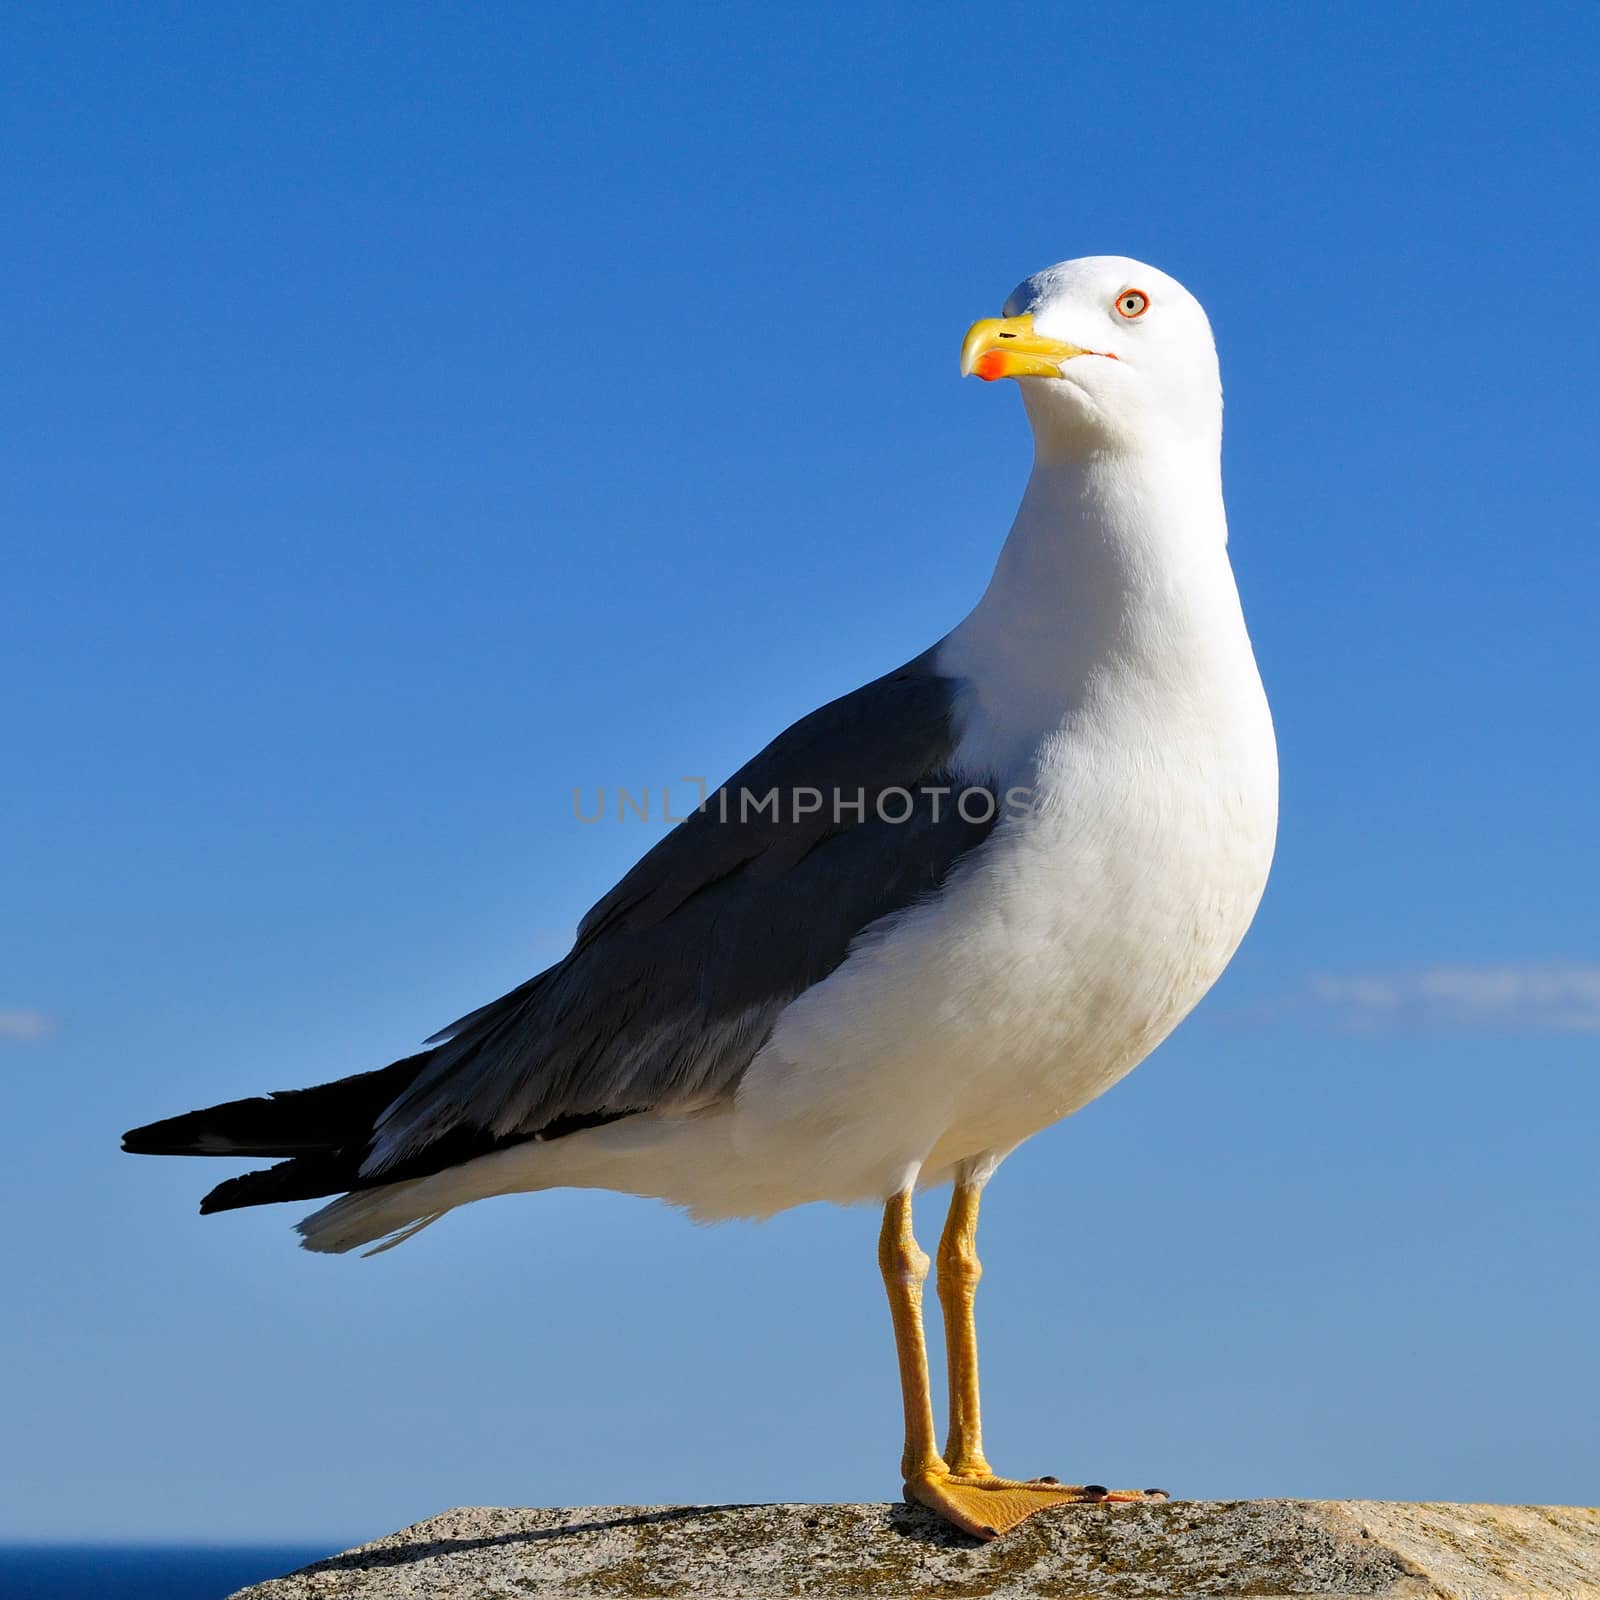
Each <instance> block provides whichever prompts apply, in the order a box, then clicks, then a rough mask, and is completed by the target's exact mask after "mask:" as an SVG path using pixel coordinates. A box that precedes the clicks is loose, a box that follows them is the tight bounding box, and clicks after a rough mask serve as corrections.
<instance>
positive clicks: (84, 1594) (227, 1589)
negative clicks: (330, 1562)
mask: <svg viewBox="0 0 1600 1600" xmlns="http://www.w3.org/2000/svg"><path fill="white" fill-rule="evenodd" d="M349 1547H350V1543H349V1542H346V1543H344V1544H339V1543H335V1542H323V1541H304V1540H291V1541H281V1542H280V1541H277V1540H274V1541H271V1542H267V1541H238V1542H221V1541H202V1540H193V1541H187V1542H185V1541H181V1540H146V1541H138V1542H135V1541H133V1540H115V1539H83V1540H64V1539H40V1540H20V1539H19V1540H3V1541H0V1595H4V1596H6V1600H225V1597H226V1596H228V1595H230V1594H233V1593H234V1592H235V1591H236V1590H239V1589H243V1588H246V1587H248V1586H249V1585H250V1584H253V1583H261V1582H263V1581H264V1580H266V1579H268V1578H277V1577H282V1576H283V1575H284V1574H285V1573H289V1572H295V1571H297V1570H298V1569H299V1568H301V1567H303V1566H306V1565H307V1564H308V1563H309V1562H312V1561H320V1560H322V1559H323V1558H324V1557H326V1556H330V1555H334V1554H336V1553H337V1552H338V1551H340V1550H344V1549H349Z"/></svg>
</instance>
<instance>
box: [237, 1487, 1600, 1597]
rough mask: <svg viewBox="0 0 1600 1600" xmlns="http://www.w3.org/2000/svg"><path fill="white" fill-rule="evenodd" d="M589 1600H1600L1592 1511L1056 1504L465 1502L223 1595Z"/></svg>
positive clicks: (1371, 1503)
mask: <svg viewBox="0 0 1600 1600" xmlns="http://www.w3.org/2000/svg"><path fill="white" fill-rule="evenodd" d="M592 1595H607V1596H613V1597H615V1596H643V1595H676V1596H683V1597H686V1600H734V1597H740V1600H743V1597H747V1596H748V1597H760V1600H784V1597H788V1596H799V1595H805V1596H856V1595H861V1596H871V1595H881V1596H914V1597H916V1600H947V1597H948V1600H955V1597H957V1596H968V1595H972V1596H977V1595H982V1596H993V1597H996V1600H999V1597H1005V1596H1014V1595H1036V1596H1056V1597H1059V1600H1069V1597H1071V1600H1089V1597H1097V1596H1112V1597H1116V1600H1145V1597H1153V1596H1162V1597H1164V1600H1191V1597H1192V1600H1199V1597H1219V1600H1220V1597H1224V1596H1240V1597H1243V1596H1246V1595H1248V1596H1253V1597H1255V1600H1267V1597H1272V1596H1289V1595H1295V1596H1327V1597H1331V1596H1335V1595H1339V1596H1349V1595H1379V1596H1386V1597H1391V1600H1401V1597H1416V1600H1423V1597H1430V1600H1512V1597H1515V1600H1600V1511H1597V1510H1582V1509H1578V1508H1576V1507H1567V1506H1456V1505H1399V1504H1390V1503H1388V1502H1385V1501H1378V1500H1236V1501H1174V1502H1171V1503H1169V1504H1166V1505H1159V1504H1155V1505H1129V1506H1081V1507H1072V1508H1063V1509H1062V1510H1060V1511H1055V1512H1049V1513H1045V1514H1043V1515H1041V1516H1037V1517H1035V1518H1034V1519H1033V1520H1032V1521H1031V1522H1027V1523H1025V1524H1023V1526H1022V1527H1021V1528H1019V1529H1018V1530H1017V1531H1016V1532H1015V1533H1013V1534H1011V1535H1010V1536H1009V1537H1008V1538H1005V1539H1001V1540H998V1541H997V1542H995V1543H993V1544H979V1543H977V1542H976V1541H975V1540H972V1539H969V1538H967V1537H966V1536H965V1535H963V1534H960V1533H957V1532H955V1530H953V1529H951V1528H948V1527H946V1526H945V1525H944V1524H943V1523H941V1522H939V1521H937V1520H936V1519H935V1518H934V1517H933V1516H931V1515H930V1514H929V1513H927V1512H925V1511H923V1510H921V1509H920V1508H919V1507H913V1506H905V1505H887V1506H885V1505H857V1506H815V1505H766V1506H588V1507H581V1508H568V1509H565V1510H554V1511H505V1510H495V1509H483V1508H479V1509H470V1510H458V1511H447V1512H445V1513H444V1515H443V1516H438V1517H432V1518H430V1519H429V1520H428V1521H427V1522H419V1523H417V1525H416V1526H415V1527H412V1528H405V1529H403V1530H402V1531H401V1532H399V1533H394V1534H390V1535H389V1536H388V1538H386V1539H379V1540H377V1541H376V1542H375V1543H373V1544H367V1545H362V1546H360V1547H359V1548H358V1549H355V1550H351V1551H347V1552H346V1553H345V1554H344V1555H339V1556H333V1557H331V1558H330V1559H329V1560H327V1561H319V1562H317V1563H316V1564H315V1565H314V1566H310V1567H307V1568H305V1570H304V1571H302V1572H297V1573H294V1574H293V1575H291V1576H289V1577H286V1578H275V1579H273V1580H272V1581H271V1582H269V1583H262V1584H257V1585H256V1586H255V1587H253V1588H250V1589H243V1590H241V1591H240V1592H239V1594H238V1595H237V1596H235V1597H234V1600H246V1597H248V1600H345V1597H349V1600H413V1597H416V1600H423V1597H430V1600H432V1597H438V1600H445V1597H448V1600H552V1597H565V1596H592Z"/></svg>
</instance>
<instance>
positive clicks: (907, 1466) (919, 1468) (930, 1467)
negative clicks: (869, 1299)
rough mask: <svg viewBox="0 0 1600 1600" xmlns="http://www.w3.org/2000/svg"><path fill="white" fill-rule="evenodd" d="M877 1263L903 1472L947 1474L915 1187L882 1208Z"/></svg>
mask: <svg viewBox="0 0 1600 1600" xmlns="http://www.w3.org/2000/svg"><path fill="white" fill-rule="evenodd" d="M878 1267H879V1270H880V1271H882V1273H883V1286H884V1288H885V1289H886V1290H888V1293H889V1315H890V1317H891V1318H892V1319H893V1321H894V1348H895V1354H896V1356H897V1357H898V1358H899V1361H900V1393H901V1396H902V1398H903V1399H904V1400H905V1408H906V1443H905V1449H904V1450H903V1451H902V1452H901V1455H900V1475H901V1476H902V1477H903V1478H904V1479H905V1480H906V1483H907V1484H908V1485H909V1484H910V1483H911V1482H912V1481H913V1479H916V1478H920V1477H922V1476H923V1475H925V1474H929V1473H935V1474H937V1473H947V1472H948V1471H949V1468H948V1467H946V1466H945V1464H944V1458H943V1457H942V1456H941V1455H940V1454H939V1448H938V1446H937V1445H936V1444H935V1442H934V1436H933V1391H932V1390H931V1388H930V1387H929V1384H928V1342H927V1339H926V1337H925V1336H924V1334H923V1331H922V1285H923V1282H924V1281H925V1280H926V1278H927V1276H928V1258H927V1256H926V1255H925V1254H924V1253H923V1251H922V1249H921V1247H920V1246H919V1245H918V1244H917V1241H916V1238H915V1236H914V1235H913V1234H912V1232H911V1189H910V1188H909V1187H908V1188H905V1189H902V1190H901V1191H900V1193H899V1194H897V1195H894V1196H893V1197H892V1198H891V1199H890V1201H889V1203H888V1204H887V1205H886V1206H885V1207H884V1208H883V1230H882V1232H880V1233H879V1235H878Z"/></svg>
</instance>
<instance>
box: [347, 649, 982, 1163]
mask: <svg viewBox="0 0 1600 1600" xmlns="http://www.w3.org/2000/svg"><path fill="white" fill-rule="evenodd" d="M959 687H960V685H959V683H958V682H957V681H956V680H953V679H950V678H946V677H942V676H940V675H938V674H937V673H935V672H934V671H933V670H932V668H931V665H930V661H929V658H928V657H927V656H923V657H919V658H918V659H917V660H915V661H913V662H911V663H909V664H908V665H907V666H905V667H902V668H900V669H899V670H898V671H896V672H891V673H889V674H887V675H886V676H884V677H882V678H878V679H876V680H875V681H874V682H872V683H869V684H867V685H866V686H865V687H864V688H861V689H857V690H855V691H854V692H853V693H851V694H848V695H845V696H843V697H842V698H840V699H838V700H835V701H832V702H831V703H829V704H828V705H825V706H823V707H822V708H821V709H820V710H817V711H814V712H812V713H811V714H810V715H809V716H807V717H804V718H802V719H801V720H800V721H799V722H797V723H795V724H794V725H793V726H792V727H791V728H789V729H788V730H787V731H786V732H784V733H782V734H780V735H779V736H778V738H776V739H775V740H774V741H773V742H772V743H771V744H770V745H768V746H767V747H766V749H765V750H763V751H762V752H761V753H760V754H759V755H758V756H756V757H755V758H754V760H752V761H750V762H749V763H748V764H747V765H746V766H744V767H743V768H742V769H741V770H740V771H739V772H738V773H736V774H735V775H734V776H733V777H732V778H731V779H730V780H729V781H728V783H727V784H725V785H724V786H723V787H722V789H720V790H718V791H715V792H713V793H712V794H711V795H709V796H708V797H707V803H706V805H705V806H704V807H703V808H702V809H701V810H699V811H697V812H696V813H694V814H693V815H692V816H691V817H690V818H689V819H688V820H687V821H685V822H683V823H681V824H680V825H679V826H678V827H677V828H676V829H674V830H673V832H672V833H670V834H668V835H667V836H666V837H665V838H664V839H662V840H661V841H660V842H659V843H658V844H657V845H656V846H655V847H654V848H653V849H651V850H650V851H649V852H648V853H647V854H646V855H645V856H644V857H643V858H642V859H641V860H640V861H639V863H638V864H637V865H636V866H635V867H634V868H633V869H632V870H631V871H630V872H628V873H627V874H626V875H625V876H624V877H623V878H622V880H621V881H620V882H619V883H618V884H617V886H616V887H615V888H614V889H612V890H611V892H610V893H609V894H607V895H606V896H605V897H604V898H603V899H601V900H600V901H599V902H598V904H596V905H595V907H594V908H593V910H591V911H590V912H589V914H588V915H587V916H586V917H585V918H584V919H583V922H582V924H581V925H580V927H579V930H578V936H577V940H576V943H575V944H574V946H573V949H572V951H571V952H570V953H569V954H568V955H567V956H566V958H565V959H564V960H563V961H561V962H560V963H559V964H558V965H556V966H554V967H552V968H550V969H549V970H548V971H546V972H542V973H540V974H539V975H538V976H537V977H535V978H532V979H530V980H529V981H528V982H527V983H525V984H523V985H522V986H521V987H520V988H517V989H514V990H512V991H511V992H510V993H509V994H506V995H503V996H502V997H501V998H500V999H498V1000H496V1001H493V1002H492V1003H491V1004H489V1005H487V1006H484V1007H482V1008H480V1009H479V1010H477V1011H474V1012H472V1013H471V1014H470V1015H468V1016H466V1017H463V1018H462V1019H461V1020H460V1021H459V1022H457V1023H455V1024H453V1025H452V1026H451V1027H450V1028H447V1029H445V1030H444V1031H443V1033H441V1034H439V1035H436V1036H435V1037H436V1039H438V1040H440V1041H441V1042H440V1043H439V1044H438V1046H437V1048H436V1050H435V1051H434V1053H433V1055H432V1056H431V1057H430V1059H429V1060H428V1063H427V1065H426V1066H425V1067H424V1069H423V1070H422V1072H421V1073H420V1074H419V1075H418V1076H417V1078H416V1080H415V1081H414V1082H413V1084H412V1085H411V1087H410V1088H409V1089H408V1090H407V1091H406V1093H405V1094H403V1095H402V1096H401V1097H400V1098H399V1099H398V1100H397V1101H395V1103H394V1104H393V1105H392V1106H390V1107H389V1108H388V1110H387V1111H386V1112H385V1113H384V1114H383V1116H382V1117H381V1118H380V1119H379V1121H378V1124H377V1127H376V1129H375V1130H374V1144H373V1153H372V1155H371V1156H370V1157H369V1158H368V1160H367V1162H366V1164H365V1165H364V1166H363V1168H362V1172H363V1176H366V1177H369V1178H370V1177H372V1176H376V1175H378V1174H380V1173H382V1172H384V1171H386V1170H388V1169H391V1168H394V1167H396V1166H397V1165H403V1167H404V1169H405V1171H406V1174H407V1175H408V1176H409V1175H411V1174H413V1173H414V1172H416V1171H417V1170H419V1169H426V1168H427V1166H428V1164H429V1163H428V1156H429V1154H430V1151H431V1150H432V1148H433V1147H437V1150H438V1156H439V1158H441V1160H442V1162H443V1164H445V1165H454V1164H456V1162H458V1161H459V1160H460V1159H462V1158H463V1155H462V1153H463V1152H468V1151H474V1152H475V1151H477V1150H481V1149H488V1148H496V1147H498V1146H500V1145H503V1144H507V1143H512V1142H517V1141H520V1140H523V1139H528V1138H537V1137H556V1136H558V1135H560V1134H562V1133H567V1132H571V1131H574V1130H575V1129H578V1128H583V1127H588V1126H593V1125H594V1124H596V1123H599V1122H605V1121H610V1120H613V1119H614V1118H616V1117H619V1116H625V1115H628V1114H630V1113H635V1112H640V1111H645V1110H652V1109H674V1108H676V1109H683V1110H687V1109H691V1108H694V1107H697V1106H703V1105H707V1104H710V1103H712V1102H714V1101H716V1100H718V1099H719V1098H721V1097H724V1096H726V1095H729V1094H731V1093H732V1092H733V1090H734V1089H735V1087H736V1086H737V1084H738V1081H739V1079H740V1077H741V1076H742V1075H743V1073H744V1070H745V1068H746V1067H747V1066H748V1065H749V1063H750V1061H751V1059H752V1058H753V1057H754V1056H755V1054H756V1052H757V1051H758V1050H760V1048H761V1047H762V1045H763V1044H764V1043H765V1042H766V1040H767V1038H768V1036H769V1035H770V1033H771V1031H772V1028H773V1025H774V1023H775V1022H776V1020H777V1018H778V1016H779V1014H780V1013H781V1012H782V1011H783V1009H784V1007H785V1006H787V1005H788V1004H789V1003H790V1002H791V1001H792V1000H794V999H795V998H796V997H797V996H798V995H800V994H802V993H803V992H804V991H805V990H806V989H808V988H809V987H811V985H813V984H815V983H817V982H819V981H820V980H821V979H823V978H825V977H826V976H827V975H828V974H829V973H830V972H832V971H833V970H834V968H836V967H837V966H838V965H839V964H840V963H841V962H842V961H843V960H844V959H845V956H846V955H847V954H848V953H849V949H850V945H851V943H852V941H853V940H854V939H855V938H856V937H857V935H858V934H860V933H861V932H862V931H863V930H864V929H865V928H867V927H869V926H870V925H871V924H872V923H874V922H876V921H878V920H879V919H880V918H882V917H884V916H887V915H889V914H891V913H892V912H895V911H898V910H901V909H903V908H904V907H906V906H908V905H909V904H911V903H912V902H913V901H914V900H916V899H918V898H919V897H921V896H924V895H926V894H929V893H932V892H933V891H935V890H937V889H938V887H939V886H940V884H941V883H942V882H943V881H944V879H945V877H946V875H947V874H948V872H949V870H950V868H951V867H952V866H953V865H954V863H955V862H956V861H957V860H958V859H959V858H960V857H961V856H962V855H964V854H965V853H966V852H967V851H968V850H970V849H972V848H973V847H974V846H975V845H977V844H978V843H980V842H981V841H982V840H983V839H984V838H985V837H986V836H987V835H988V833H989V832H990V830H991V829H992V828H993V826H994V822H995V819H996V814H997V810H998V802H997V801H996V799H995V797H994V795H993V792H992V790H991V791H990V793H989V795H988V799H987V804H985V803H983V802H982V801H976V802H974V801H971V800H969V801H968V802H967V803H966V804H964V805H962V806H957V805H956V804H955V798H954V796H953V795H950V794H946V795H944V796H943V797H942V800H941V799H940V798H939V797H937V796H935V797H932V798H930V794H931V792H932V791H937V790H940V789H943V788H945V787H946V786H947V785H951V784H952V780H951V778H950V776H949V773H948V767H949V763H950V759H951V756H952V753H953V750H954V746H955V741H956V732H955V727H954V721H955V704H956V698H957V692H958V690H959ZM967 787H968V788H971V787H972V785H971V783H970V782H969V783H968V784H967ZM895 790H905V791H908V792H909V794H910V795H911V797H912V800H913V802H914V803H913V804H912V806H911V812H910V815H909V817H907V818H906V819H905V820H903V821H902V820H897V819H898V818H899V817H900V815H901V813H902V812H903V811H904V810H905V809H906V801H905V800H903V799H902V798H901V797H900V796H899V795H898V794H894V795H889V794H887V791H895ZM774 791H776V796H777V802H776V804H775V805H774V804H773V803H772V801H771V799H770V797H771V795H772V794H773V792H774ZM809 791H818V792H819V794H820V797H821V803H820V804H819V805H817V806H816V808H815V809H812V808H811V806H812V801H811V796H810V793H809ZM797 796H804V798H803V799H802V800H800V802H799V804H796V803H795V800H796V797H797ZM836 799H837V800H839V801H841V802H842V803H839V804H836V803H835V801H836ZM880 801H881V802H882V804H880ZM969 817H970V818H971V819H972V820H969Z"/></svg>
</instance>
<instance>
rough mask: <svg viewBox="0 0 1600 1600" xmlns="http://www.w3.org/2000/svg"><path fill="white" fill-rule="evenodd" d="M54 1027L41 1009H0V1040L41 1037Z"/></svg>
mask: <svg viewBox="0 0 1600 1600" xmlns="http://www.w3.org/2000/svg"><path fill="white" fill-rule="evenodd" d="M54 1027H55V1023H54V1022H52V1021H51V1020H50V1018H49V1017H47V1016H45V1014H44V1013H43V1012H42V1011H0V1040H5V1039H42V1038H44V1036H45V1035H46V1034H47V1033H49V1032H50V1031H51V1030H52V1029H53V1028H54Z"/></svg>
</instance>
